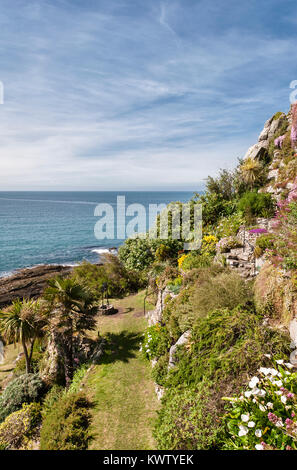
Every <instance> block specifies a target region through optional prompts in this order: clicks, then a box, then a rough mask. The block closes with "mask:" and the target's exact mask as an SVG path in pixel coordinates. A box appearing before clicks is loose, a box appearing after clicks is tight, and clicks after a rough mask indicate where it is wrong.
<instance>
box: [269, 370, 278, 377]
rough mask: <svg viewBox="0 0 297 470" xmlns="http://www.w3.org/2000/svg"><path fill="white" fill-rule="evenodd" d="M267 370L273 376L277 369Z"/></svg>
mask: <svg viewBox="0 0 297 470" xmlns="http://www.w3.org/2000/svg"><path fill="white" fill-rule="evenodd" d="M269 372H270V374H271V375H273V376H275V375H277V374H278V371H277V370H276V369H269Z"/></svg>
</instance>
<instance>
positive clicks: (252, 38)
mask: <svg viewBox="0 0 297 470" xmlns="http://www.w3.org/2000/svg"><path fill="white" fill-rule="evenodd" d="M296 46H297V3H296V1H295V0H294V1H293V0H292V1H291V0H283V1H282V2H279V0H278V1H275V0H257V1H255V0H249V1H248V2H247V1H246V2H245V1H238V0H237V1H233V0H225V1H223V0H207V1H206V0H204V1H199V0H145V1H144V0H51V1H40V0H38V1H37V0H36V1H30V0H9V1H8V0H1V9H0V81H1V82H2V83H3V85H4V104H2V105H1V106H0V125H1V144H0V190H42V189H44V190H129V189H135V190H138V189H157V190H167V189H177V190H178V189H181V190H182V189H185V190H195V189H199V188H201V185H202V184H203V180H204V179H205V178H206V176H207V175H208V174H212V175H215V174H216V173H217V171H218V170H219V168H222V167H228V168H232V167H233V166H234V165H235V164H236V161H237V158H238V157H242V156H243V155H244V154H245V152H246V150H247V148H248V147H249V146H250V145H252V144H253V143H255V141H256V139H257V137H258V134H259V132H260V131H261V129H262V127H263V124H264V122H265V121H266V119H268V118H269V117H270V116H271V115H272V114H274V113H275V112H276V111H279V110H283V111H287V110H288V109H289V105H290V103H289V94H290V91H291V90H290V88H289V84H290V82H291V81H292V80H295V79H297V66H296Z"/></svg>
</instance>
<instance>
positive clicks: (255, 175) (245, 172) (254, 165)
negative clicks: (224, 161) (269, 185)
mask: <svg viewBox="0 0 297 470" xmlns="http://www.w3.org/2000/svg"><path fill="white" fill-rule="evenodd" d="M240 171H241V174H242V178H243V180H244V182H245V183H246V184H247V185H249V186H250V187H253V186H254V184H255V183H256V182H257V181H258V180H259V178H260V177H261V176H262V174H263V165H262V164H261V163H260V162H259V161H258V160H254V159H253V158H251V157H248V158H247V159H246V160H244V162H243V163H242V165H241V166H240Z"/></svg>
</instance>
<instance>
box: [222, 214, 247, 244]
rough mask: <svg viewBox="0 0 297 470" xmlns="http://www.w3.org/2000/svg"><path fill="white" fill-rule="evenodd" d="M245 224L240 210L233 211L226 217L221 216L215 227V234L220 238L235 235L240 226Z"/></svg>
mask: <svg viewBox="0 0 297 470" xmlns="http://www.w3.org/2000/svg"><path fill="white" fill-rule="evenodd" d="M244 224H245V219H244V217H243V216H242V214H241V213H240V212H235V213H234V214H231V215H229V216H228V217H223V218H222V219H221V220H220V221H219V223H218V225H217V227H216V229H215V233H216V236H217V237H218V238H219V239H220V238H224V237H231V236H235V235H236V234H237V232H238V230H239V228H240V227H241V225H244Z"/></svg>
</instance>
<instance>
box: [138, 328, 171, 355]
mask: <svg viewBox="0 0 297 470" xmlns="http://www.w3.org/2000/svg"><path fill="white" fill-rule="evenodd" d="M169 345H170V342H169V336H168V332H167V329H166V328H165V327H164V326H161V325H160V324H159V323H157V324H156V325H153V326H149V327H148V328H147V330H146V332H145V335H144V339H143V343H142V346H141V348H142V352H143V355H144V357H145V358H146V359H149V360H151V359H155V358H158V357H160V356H162V355H163V354H165V353H166V352H167V349H168V348H169Z"/></svg>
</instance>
